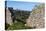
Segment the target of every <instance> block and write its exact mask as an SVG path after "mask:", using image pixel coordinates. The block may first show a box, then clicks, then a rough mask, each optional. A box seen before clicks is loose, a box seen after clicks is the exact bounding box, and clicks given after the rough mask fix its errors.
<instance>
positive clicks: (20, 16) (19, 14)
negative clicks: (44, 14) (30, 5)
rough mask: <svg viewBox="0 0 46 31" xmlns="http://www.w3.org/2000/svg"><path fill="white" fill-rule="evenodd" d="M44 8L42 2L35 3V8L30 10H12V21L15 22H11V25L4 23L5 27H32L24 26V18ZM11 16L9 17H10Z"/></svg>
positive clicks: (11, 28) (13, 28) (12, 28)
mask: <svg viewBox="0 0 46 31" xmlns="http://www.w3.org/2000/svg"><path fill="white" fill-rule="evenodd" d="M43 8H44V4H40V5H36V6H35V9H32V11H22V10H18V9H17V10H13V9H10V10H12V16H14V21H17V23H13V25H11V26H10V25H8V24H5V29H8V30H9V29H10V30H15V29H32V28H35V27H27V26H25V23H26V19H27V18H28V17H29V15H30V13H31V14H37V13H39V14H40V13H41V12H40V10H41V9H43ZM12 16H11V17H12Z"/></svg>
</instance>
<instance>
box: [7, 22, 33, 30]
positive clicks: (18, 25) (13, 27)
mask: <svg viewBox="0 0 46 31" xmlns="http://www.w3.org/2000/svg"><path fill="white" fill-rule="evenodd" d="M18 29H32V27H27V26H25V25H24V24H23V23H21V22H18V23H13V25H11V26H9V27H8V29H7V30H18Z"/></svg>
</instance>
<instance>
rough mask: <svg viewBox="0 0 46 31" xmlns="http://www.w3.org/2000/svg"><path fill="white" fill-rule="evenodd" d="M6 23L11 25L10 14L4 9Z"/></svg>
mask: <svg viewBox="0 0 46 31" xmlns="http://www.w3.org/2000/svg"><path fill="white" fill-rule="evenodd" d="M6 23H7V24H10V25H11V24H12V18H11V13H10V11H9V10H8V9H6Z"/></svg>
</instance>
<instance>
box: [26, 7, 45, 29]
mask: <svg viewBox="0 0 46 31" xmlns="http://www.w3.org/2000/svg"><path fill="white" fill-rule="evenodd" d="M26 24H27V26H29V27H35V28H44V27H45V9H44V8H41V9H35V10H33V11H32V13H30V16H29V18H28V19H27V20H26Z"/></svg>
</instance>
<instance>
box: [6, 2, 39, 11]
mask: <svg viewBox="0 0 46 31" xmlns="http://www.w3.org/2000/svg"><path fill="white" fill-rule="evenodd" d="M37 4H40V3H36V2H23V1H7V7H13V8H14V9H20V10H27V11H31V10H32V9H33V8H34V6H35V5H37Z"/></svg>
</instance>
